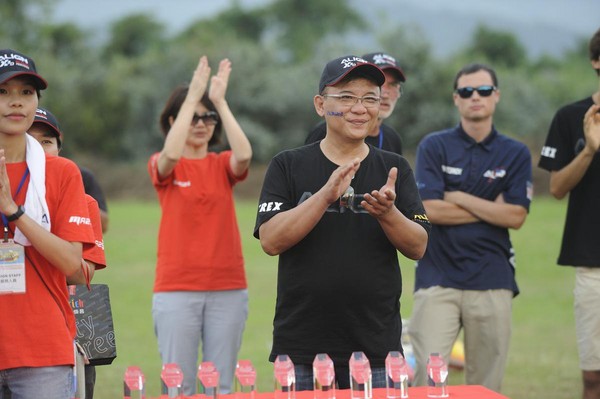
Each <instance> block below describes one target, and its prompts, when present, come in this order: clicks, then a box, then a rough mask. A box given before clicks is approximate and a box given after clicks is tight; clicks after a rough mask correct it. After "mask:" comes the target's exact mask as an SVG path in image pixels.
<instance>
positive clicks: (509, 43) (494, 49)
mask: <svg viewBox="0 0 600 399" xmlns="http://www.w3.org/2000/svg"><path fill="white" fill-rule="evenodd" d="M466 54H468V56H469V57H470V58H473V57H474V56H481V57H483V58H484V59H485V60H487V61H488V62H489V63H491V64H493V65H495V66H506V67H509V68H516V67H519V66H522V65H525V64H526V63H527V52H526V50H525V48H524V47H523V45H522V44H521V43H520V42H519V40H518V39H517V38H516V36H515V35H514V34H512V33H509V32H502V31H497V30H492V29H490V28H487V27H486V26H484V25H480V26H479V27H478V28H477V29H476V31H475V33H474V34H473V39H472V40H471V45H470V46H469V47H467V49H466Z"/></svg>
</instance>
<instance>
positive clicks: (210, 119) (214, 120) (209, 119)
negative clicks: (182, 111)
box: [192, 111, 219, 126]
mask: <svg viewBox="0 0 600 399" xmlns="http://www.w3.org/2000/svg"><path fill="white" fill-rule="evenodd" d="M199 120H202V123H204V124H205V125H206V126H216V125H217V124H218V123H219V114H217V113H216V112H215V111H208V112H205V113H203V114H202V115H198V114H197V113H195V112H194V116H192V126H195V125H196V124H198V121H199Z"/></svg>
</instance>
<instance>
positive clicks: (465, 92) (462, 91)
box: [454, 85, 498, 98]
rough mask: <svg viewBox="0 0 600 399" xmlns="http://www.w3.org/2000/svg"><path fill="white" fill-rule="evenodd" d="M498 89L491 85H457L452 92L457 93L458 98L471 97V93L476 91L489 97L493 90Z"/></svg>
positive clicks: (482, 95)
mask: <svg viewBox="0 0 600 399" xmlns="http://www.w3.org/2000/svg"><path fill="white" fill-rule="evenodd" d="M496 90H498V88H497V87H496V86H493V85H482V86H478V87H472V86H466V87H459V88H457V89H456V90H454V92H455V93H456V94H458V96H459V97H460V98H471V97H472V96H473V93H475V92H477V94H479V95H480V96H481V97H489V96H491V95H492V93H493V92H495V91H496Z"/></svg>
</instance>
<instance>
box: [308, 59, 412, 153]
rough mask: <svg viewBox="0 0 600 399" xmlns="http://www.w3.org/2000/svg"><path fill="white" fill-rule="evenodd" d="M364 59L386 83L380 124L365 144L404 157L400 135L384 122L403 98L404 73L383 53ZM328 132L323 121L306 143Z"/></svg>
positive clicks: (315, 127) (383, 89)
mask: <svg viewBox="0 0 600 399" xmlns="http://www.w3.org/2000/svg"><path fill="white" fill-rule="evenodd" d="M362 58H363V59H365V60H366V61H367V62H370V63H372V64H375V65H377V66H378V67H379V68H380V69H381V70H382V71H383V73H384V74H385V83H384V84H383V86H381V103H380V105H379V117H378V123H377V124H376V125H374V126H373V128H372V129H371V131H370V132H369V135H368V136H367V138H366V139H365V142H366V143H367V144H371V145H372V146H375V147H377V148H379V149H382V150H386V151H391V152H395V153H396V154H400V155H402V139H401V138H400V135H399V134H398V133H397V132H396V131H395V130H394V128H392V127H391V126H388V125H386V124H385V123H383V121H384V119H386V118H389V117H390V116H391V115H392V112H394V108H395V107H396V102H397V101H398V100H399V99H400V97H401V96H402V84H403V83H404V82H405V81H406V76H405V74H404V71H403V70H402V69H401V68H400V67H399V66H398V65H397V63H396V59H395V58H394V57H392V56H391V55H389V54H385V53H383V52H377V53H370V54H365V55H364V56H363V57H362ZM326 130H327V129H326V124H325V121H321V122H320V123H318V124H317V125H315V126H314V127H313V129H312V130H311V131H310V133H309V134H308V136H307V137H306V140H305V142H304V143H305V144H310V143H314V142H315V141H319V140H322V139H324V138H325V133H326Z"/></svg>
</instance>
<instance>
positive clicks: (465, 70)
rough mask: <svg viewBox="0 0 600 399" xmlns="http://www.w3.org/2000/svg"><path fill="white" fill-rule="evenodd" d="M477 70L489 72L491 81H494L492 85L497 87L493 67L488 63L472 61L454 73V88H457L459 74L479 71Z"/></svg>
mask: <svg viewBox="0 0 600 399" xmlns="http://www.w3.org/2000/svg"><path fill="white" fill-rule="evenodd" d="M479 71H485V72H487V73H489V74H490V76H491V77H492V82H493V83H494V86H496V87H498V78H497V77H496V71H494V69H493V68H492V67H490V66H489V65H486V64H478V63H473V64H468V65H465V66H464V67H462V68H461V69H460V71H458V73H457V74H456V77H455V78H454V90H456V89H458V79H459V78H460V77H461V76H463V75H470V74H472V73H475V72H479Z"/></svg>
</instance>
